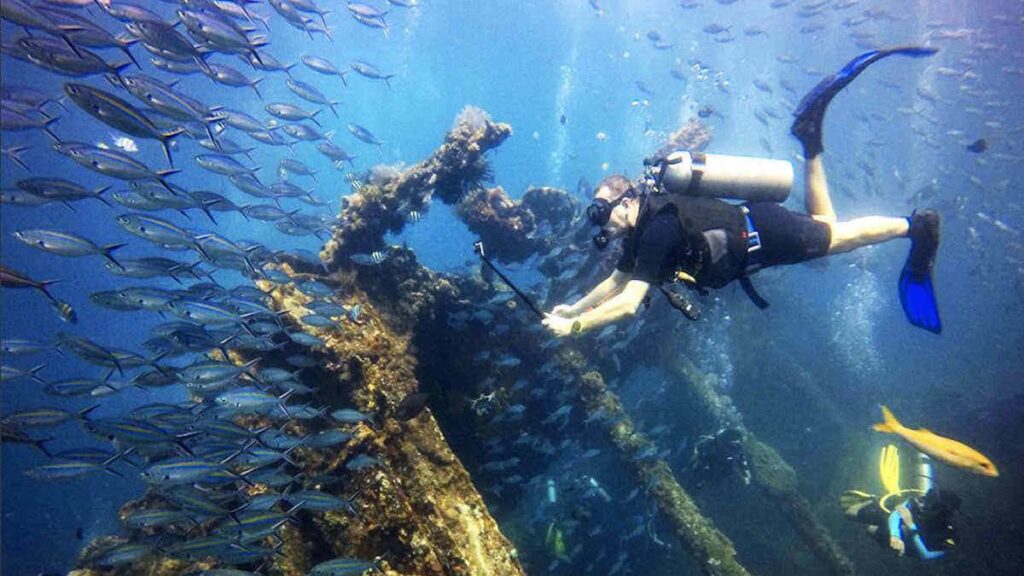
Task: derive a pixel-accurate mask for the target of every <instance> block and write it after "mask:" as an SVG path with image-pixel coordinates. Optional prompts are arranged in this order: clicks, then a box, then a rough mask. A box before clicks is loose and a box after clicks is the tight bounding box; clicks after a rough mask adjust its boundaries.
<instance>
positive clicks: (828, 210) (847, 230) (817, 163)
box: [805, 154, 910, 254]
mask: <svg viewBox="0 0 1024 576" xmlns="http://www.w3.org/2000/svg"><path fill="white" fill-rule="evenodd" d="M822 156H824V155H823V154H816V155H815V156H814V157H813V158H811V159H809V160H807V162H806V164H805V180H806V186H807V190H806V196H807V197H806V199H805V202H806V203H807V212H808V213H809V214H810V215H811V217H812V218H814V219H815V220H818V221H819V222H824V223H826V224H828V225H829V227H830V228H831V229H832V241H831V243H830V244H829V247H828V253H829V254H841V253H843V252H849V251H851V250H856V249H857V248H862V247H864V246H870V245H872V244H879V243H881V242H885V241H887V240H892V239H893V238H903V237H905V236H906V235H907V232H908V231H909V230H910V224H909V223H908V222H907V219H906V218H888V217H885V216H865V217H863V218H855V219H853V220H850V221H848V222H839V221H838V220H837V217H836V211H835V209H834V208H833V207H832V198H831V196H829V193H828V180H827V179H826V178H825V164H824V163H823V162H822V160H821V158H822Z"/></svg>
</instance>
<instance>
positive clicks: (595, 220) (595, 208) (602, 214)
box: [587, 188, 636, 250]
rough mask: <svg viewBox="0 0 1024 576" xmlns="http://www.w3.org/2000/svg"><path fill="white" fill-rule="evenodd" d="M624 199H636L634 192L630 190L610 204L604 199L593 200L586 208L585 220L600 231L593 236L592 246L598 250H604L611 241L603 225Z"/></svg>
mask: <svg viewBox="0 0 1024 576" xmlns="http://www.w3.org/2000/svg"><path fill="white" fill-rule="evenodd" d="M626 198H636V191H635V190H634V189H632V188H630V189H629V190H626V191H625V192H624V193H623V194H622V195H621V196H619V197H618V198H616V199H615V200H612V201H611V202H609V201H608V200H605V199H604V198H595V199H594V201H593V202H591V203H590V206H587V218H588V219H589V220H590V224H591V225H592V226H596V227H600V228H601V230H599V231H598V233H597V234H595V235H594V246H595V247H596V248H597V249H598V250H604V249H605V248H607V247H608V243H609V242H610V241H611V235H610V234H609V233H608V231H607V230H605V229H604V225H605V224H608V220H610V219H611V217H612V210H614V209H615V207H616V206H618V205H619V204H622V201H623V200H625V199H626Z"/></svg>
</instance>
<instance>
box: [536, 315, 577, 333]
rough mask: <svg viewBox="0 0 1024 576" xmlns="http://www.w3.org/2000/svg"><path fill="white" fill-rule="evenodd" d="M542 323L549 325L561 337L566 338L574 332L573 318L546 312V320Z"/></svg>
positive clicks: (552, 331)
mask: <svg viewBox="0 0 1024 576" xmlns="http://www.w3.org/2000/svg"><path fill="white" fill-rule="evenodd" d="M541 323H542V324H544V325H545V326H547V328H548V330H550V331H551V333H552V334H554V335H555V336H558V337H559V338H565V337H566V336H568V335H569V334H571V333H572V323H573V320H572V319H571V318H562V317H561V316H555V315H554V314H553V313H552V314H545V315H544V320H543V321H541Z"/></svg>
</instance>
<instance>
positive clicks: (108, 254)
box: [102, 243, 128, 270]
mask: <svg viewBox="0 0 1024 576" xmlns="http://www.w3.org/2000/svg"><path fill="white" fill-rule="evenodd" d="M127 245H128V244H127V243H121V244H108V245H106V246H104V247H103V248H102V250H103V257H104V258H106V259H107V260H109V261H111V262H113V264H114V266H117V268H118V269H119V270H124V266H121V263H120V262H118V261H117V260H116V259H115V258H114V256H113V253H114V251H115V250H117V249H118V248H124V247H125V246H127Z"/></svg>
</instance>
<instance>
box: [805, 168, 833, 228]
mask: <svg viewBox="0 0 1024 576" xmlns="http://www.w3.org/2000/svg"><path fill="white" fill-rule="evenodd" d="M822 156H824V154H817V155H815V156H814V157H813V158H808V159H807V161H806V162H805V163H804V180H805V186H806V188H807V189H806V190H805V192H804V193H805V195H806V198H805V200H804V201H805V202H806V204H807V213H808V214H810V215H811V217H812V218H814V219H815V220H818V221H821V222H828V223H829V224H831V223H834V222H835V221H836V211H835V209H834V208H832V197H831V196H829V193H828V180H826V178H825V164H824V163H823V162H822V160H821V157H822Z"/></svg>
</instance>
